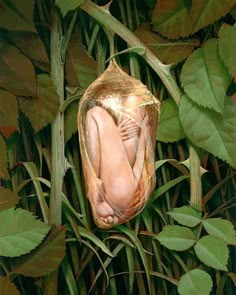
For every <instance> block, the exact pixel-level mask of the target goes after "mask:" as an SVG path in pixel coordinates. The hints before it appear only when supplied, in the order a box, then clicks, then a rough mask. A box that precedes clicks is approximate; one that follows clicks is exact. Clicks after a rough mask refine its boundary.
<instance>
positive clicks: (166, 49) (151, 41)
mask: <svg viewBox="0 0 236 295" xmlns="http://www.w3.org/2000/svg"><path fill="white" fill-rule="evenodd" d="M134 33H135V35H136V36H137V37H138V38H139V39H140V40H141V41H142V42H143V43H144V44H145V45H146V46H147V47H148V48H150V50H151V51H152V52H153V53H154V54H155V55H156V56H157V57H158V58H159V59H160V60H161V61H162V62H163V63H165V64H177V63H178V62H180V61H182V60H184V59H185V58H187V57H188V56H189V55H190V54H191V52H192V51H193V49H194V46H196V45H197V42H196V40H184V41H175V42H172V41H170V40H168V39H165V38H163V37H161V36H160V35H158V34H156V33H153V32H151V29H150V27H149V25H148V24H144V25H141V26H140V27H138V28H137V29H136V30H135V32H134Z"/></svg>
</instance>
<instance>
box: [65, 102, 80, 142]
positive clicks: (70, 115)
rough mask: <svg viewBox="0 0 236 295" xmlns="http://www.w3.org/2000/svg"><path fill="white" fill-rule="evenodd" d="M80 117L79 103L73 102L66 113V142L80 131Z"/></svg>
mask: <svg viewBox="0 0 236 295" xmlns="http://www.w3.org/2000/svg"><path fill="white" fill-rule="evenodd" d="M77 116H78V101H74V102H72V103H71V104H70V105H69V106H68V107H67V108H66V111H65V116H64V118H65V140H66V142H67V141H68V140H69V139H70V138H71V137H72V135H73V134H75V133H76V132H77V130H78V126H77Z"/></svg>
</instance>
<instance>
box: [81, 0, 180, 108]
mask: <svg viewBox="0 0 236 295" xmlns="http://www.w3.org/2000/svg"><path fill="white" fill-rule="evenodd" d="M80 8H81V9H83V10H84V11H86V12H87V13H88V14H90V15H91V16H92V17H94V18H95V19H96V20H97V21H99V22H100V23H101V24H102V25H103V26H104V27H105V28H109V30H112V31H113V32H114V33H116V34H117V35H119V36H120V37H121V38H122V39H123V40H125V41H126V42H127V44H128V45H129V46H131V47H142V48H144V49H145V53H144V54H143V55H142V57H143V58H144V59H145V60H146V62H147V63H148V64H149V65H150V66H151V67H152V68H153V70H154V71H155V72H156V73H157V74H158V75H159V77H160V78H161V80H162V82H163V83H164V85H165V86H166V88H167V89H168V91H169V92H170V94H171V96H172V97H173V99H174V100H175V102H176V104H177V105H178V104H179V101H180V96H181V95H182V91H181V89H180V88H179V87H178V85H177V83H176V81H175V80H174V78H173V77H172V75H171V73H170V66H169V65H164V64H163V63H162V62H161V61H160V60H159V59H158V58H157V57H156V56H155V55H154V54H153V53H152V52H151V51H150V50H149V49H148V48H147V47H146V46H145V45H144V44H143V43H142V42H141V41H140V40H139V39H138V38H137V37H136V36H135V35H134V34H133V33H132V32H131V31H130V30H129V29H128V28H126V27H125V26H124V25H123V24H122V23H120V22H119V21H118V20H117V19H116V18H114V17H113V16H112V15H111V14H110V13H109V12H108V11H107V10H105V9H102V8H100V7H99V6H97V5H96V4H94V3H92V2H91V1H85V2H84V3H83V4H81V5H80Z"/></svg>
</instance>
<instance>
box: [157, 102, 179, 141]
mask: <svg viewBox="0 0 236 295" xmlns="http://www.w3.org/2000/svg"><path fill="white" fill-rule="evenodd" d="M184 136H185V134H184V131H183V128H182V126H181V123H180V120H179V112H178V107H177V106H176V104H175V102H174V100H173V99H171V98H169V99H167V100H164V101H163V102H162V104H161V113H160V121H159V124H158V132H157V140H160V141H163V142H174V141H178V140H180V139H182V138H184Z"/></svg>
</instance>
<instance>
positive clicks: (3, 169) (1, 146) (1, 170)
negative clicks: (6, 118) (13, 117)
mask: <svg viewBox="0 0 236 295" xmlns="http://www.w3.org/2000/svg"><path fill="white" fill-rule="evenodd" d="M0 178H3V179H6V180H7V179H9V174H8V159H7V145H6V143H5V140H4V139H3V137H2V136H1V135H0Z"/></svg>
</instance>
